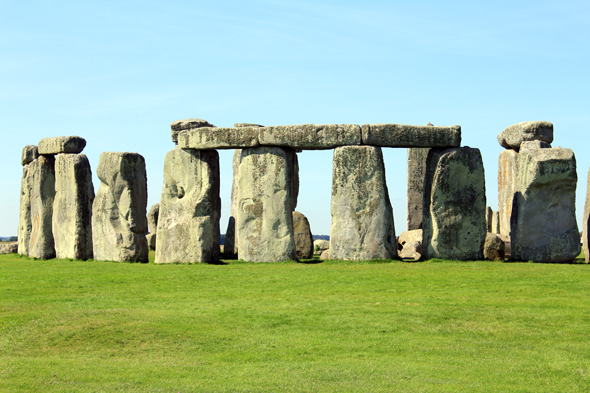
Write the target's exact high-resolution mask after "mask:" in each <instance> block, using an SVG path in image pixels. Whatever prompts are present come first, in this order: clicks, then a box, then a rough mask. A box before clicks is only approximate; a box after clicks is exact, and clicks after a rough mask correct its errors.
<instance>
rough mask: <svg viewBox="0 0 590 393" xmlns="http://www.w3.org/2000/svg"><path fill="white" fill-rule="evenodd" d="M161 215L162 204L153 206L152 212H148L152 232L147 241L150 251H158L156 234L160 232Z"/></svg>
mask: <svg viewBox="0 0 590 393" xmlns="http://www.w3.org/2000/svg"><path fill="white" fill-rule="evenodd" d="M159 214H160V204H159V203H156V204H154V205H152V207H151V208H150V210H149V211H148V216H147V220H148V228H149V230H150V233H149V235H146V237H145V238H146V239H147V242H148V247H149V248H150V250H155V249H156V233H157V231H158V216H159Z"/></svg>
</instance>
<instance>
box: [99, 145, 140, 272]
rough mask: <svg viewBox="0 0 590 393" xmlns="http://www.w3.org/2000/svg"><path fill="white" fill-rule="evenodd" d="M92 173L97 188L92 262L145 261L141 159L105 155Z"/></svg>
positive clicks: (101, 156) (128, 154)
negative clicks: (95, 175)
mask: <svg viewBox="0 0 590 393" xmlns="http://www.w3.org/2000/svg"><path fill="white" fill-rule="evenodd" d="M96 173H97V175H98V178H99V179H100V188H99V189H98V192H97V193H96V197H95V199H94V205H93V207H92V240H93V248H94V259H95V260H97V261H120V262H124V261H130V262H148V252H149V250H148V245H147V240H146V237H145V236H146V234H147V231H148V227H147V217H146V210H147V175H146V171H145V160H144V158H143V157H142V156H141V155H140V154H137V153H117V152H105V153H102V154H101V155H100V160H99V162H98V168H97V170H96Z"/></svg>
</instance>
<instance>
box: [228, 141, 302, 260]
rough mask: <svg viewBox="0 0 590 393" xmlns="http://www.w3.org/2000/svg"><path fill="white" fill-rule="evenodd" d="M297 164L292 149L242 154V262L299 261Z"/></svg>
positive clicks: (238, 224)
mask: <svg viewBox="0 0 590 393" xmlns="http://www.w3.org/2000/svg"><path fill="white" fill-rule="evenodd" d="M296 160H297V156H296V154H295V151H294V150H293V149H290V148H280V147H257V148H248V149H243V150H242V153H241V158H240V166H239V170H238V209H237V218H236V233H237V240H238V249H239V258H240V259H242V260H244V261H248V262H280V261H285V260H292V259H295V258H296V253H295V243H294V240H293V216H292V212H293V209H294V207H295V206H296V200H295V195H294V190H295V184H294V183H295V179H296V178H297V174H296V173H295V171H296V169H297V167H296Z"/></svg>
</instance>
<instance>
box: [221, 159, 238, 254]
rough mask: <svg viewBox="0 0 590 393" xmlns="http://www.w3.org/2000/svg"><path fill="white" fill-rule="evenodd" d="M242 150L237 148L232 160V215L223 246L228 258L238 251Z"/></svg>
mask: <svg viewBox="0 0 590 393" xmlns="http://www.w3.org/2000/svg"><path fill="white" fill-rule="evenodd" d="M241 156H242V150H241V149H236V150H235V151H234V157H233V161H232V171H233V181H232V185H231V205H230V216H229V221H228V223H227V230H226V231H225V244H224V247H223V257H224V258H226V259H230V258H234V257H235V255H236V254H237V253H238V247H237V246H238V242H237V239H236V217H237V214H238V213H237V209H238V206H237V204H238V169H239V168H240V157H241Z"/></svg>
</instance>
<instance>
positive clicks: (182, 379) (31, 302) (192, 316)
mask: <svg viewBox="0 0 590 393" xmlns="http://www.w3.org/2000/svg"><path fill="white" fill-rule="evenodd" d="M0 325H1V333H0V390H1V391H7V392H30V391H39V392H334V391H336V392H347V391H359V392H396V391H400V392H405V391H408V392H457V391H466V392H506V391H514V392H588V391H590V266H589V265H584V264H572V265H558V264H533V263H496V262H451V261H443V262H437V261H427V262H421V263H404V262H386V263H384V262H380V263H377V262H360V263H354V262H332V261H328V262H324V263H317V264H303V263H295V262H288V263H276V264H253V263H239V262H235V261H234V262H230V263H229V264H227V265H206V264H199V265H168V266H156V265H154V264H153V263H149V264H145V265H141V264H128V263H112V262H91V261H90V262H80V261H65V260H50V261H40V260H32V259H28V258H21V257H18V256H15V255H0Z"/></svg>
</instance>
